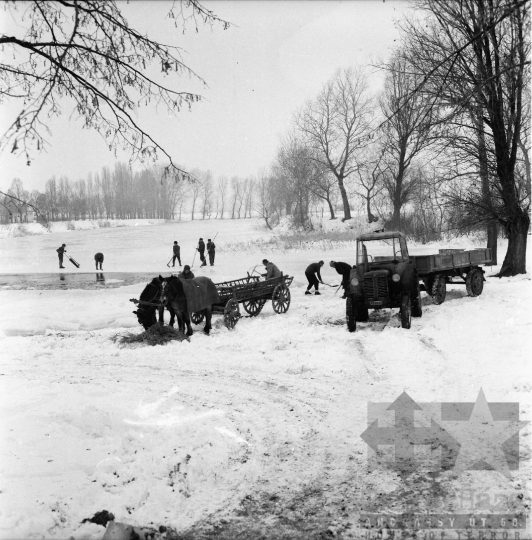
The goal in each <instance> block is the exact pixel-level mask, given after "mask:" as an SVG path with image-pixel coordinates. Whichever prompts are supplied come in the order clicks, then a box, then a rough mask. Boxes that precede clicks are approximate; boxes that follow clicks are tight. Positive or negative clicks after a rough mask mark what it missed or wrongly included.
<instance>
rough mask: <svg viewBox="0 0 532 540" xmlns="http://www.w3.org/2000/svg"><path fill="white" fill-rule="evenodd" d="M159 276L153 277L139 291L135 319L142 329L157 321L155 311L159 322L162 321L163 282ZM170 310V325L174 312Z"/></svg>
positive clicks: (172, 323)
mask: <svg viewBox="0 0 532 540" xmlns="http://www.w3.org/2000/svg"><path fill="white" fill-rule="evenodd" d="M162 279H163V278H161V277H160V276H159V278H153V279H152V280H151V283H148V285H146V287H145V289H144V290H143V291H142V292H141V293H140V301H139V303H138V304H139V306H138V308H137V310H136V311H134V312H133V313H135V315H136V316H137V319H138V321H139V323H140V324H142V326H144V329H145V330H147V329H148V328H150V327H151V326H153V325H154V324H155V323H156V322H157V312H158V315H159V322H160V323H164V304H163V303H162V300H161V299H162V291H163V282H162ZM168 311H170V326H173V325H174V321H175V313H174V311H173V310H172V309H169V310H168Z"/></svg>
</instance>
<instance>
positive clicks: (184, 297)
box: [159, 276, 219, 336]
mask: <svg viewBox="0 0 532 540" xmlns="http://www.w3.org/2000/svg"><path fill="white" fill-rule="evenodd" d="M159 280H161V281H164V282H165V284H164V286H163V302H164V304H165V306H166V307H167V309H168V310H169V311H170V313H172V311H173V312H175V314H176V315H177V321H178V325H179V330H180V331H181V332H184V331H185V325H186V327H187V336H191V335H192V334H193V331H192V326H191V325H190V314H191V313H195V312H199V311H203V312H204V313H205V328H204V329H203V331H204V332H205V333H206V334H209V332H210V330H211V328H212V326H211V318H212V304H214V303H216V302H218V301H219V298H218V292H217V290H216V286H215V285H214V283H213V282H212V281H211V280H210V279H209V278H207V277H204V276H201V277H197V278H194V279H188V280H182V279H180V278H178V277H176V276H170V277H169V278H163V277H162V276H159ZM170 324H172V321H170Z"/></svg>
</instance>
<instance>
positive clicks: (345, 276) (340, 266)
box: [329, 261, 353, 299]
mask: <svg viewBox="0 0 532 540" xmlns="http://www.w3.org/2000/svg"><path fill="white" fill-rule="evenodd" d="M329 265H330V266H331V268H334V269H335V270H336V271H337V272H338V273H339V274H340V275H341V276H342V287H343V289H344V295H343V296H342V298H343V299H345V298H347V291H348V289H349V276H350V275H351V269H352V268H353V267H352V266H351V265H350V264H347V263H345V262H336V261H331V262H330V263H329Z"/></svg>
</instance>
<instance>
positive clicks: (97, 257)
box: [94, 253, 103, 271]
mask: <svg viewBox="0 0 532 540" xmlns="http://www.w3.org/2000/svg"><path fill="white" fill-rule="evenodd" d="M94 260H95V261H96V270H98V265H100V270H102V271H103V268H102V264H103V253H96V255H94Z"/></svg>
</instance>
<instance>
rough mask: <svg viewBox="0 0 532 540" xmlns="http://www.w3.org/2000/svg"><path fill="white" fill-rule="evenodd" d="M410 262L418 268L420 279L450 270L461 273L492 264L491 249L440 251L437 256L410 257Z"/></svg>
mask: <svg viewBox="0 0 532 540" xmlns="http://www.w3.org/2000/svg"><path fill="white" fill-rule="evenodd" d="M410 260H411V261H412V263H413V264H414V266H415V267H416V268H417V272H418V275H419V277H424V276H429V275H431V274H438V273H441V272H446V271H449V270H456V271H458V272H459V273H463V272H466V271H467V270H468V269H470V268H472V267H476V266H479V265H481V264H484V265H488V264H490V263H491V249H488V248H479V249H472V250H469V251H464V250H462V249H440V251H439V253H438V254H437V255H410Z"/></svg>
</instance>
